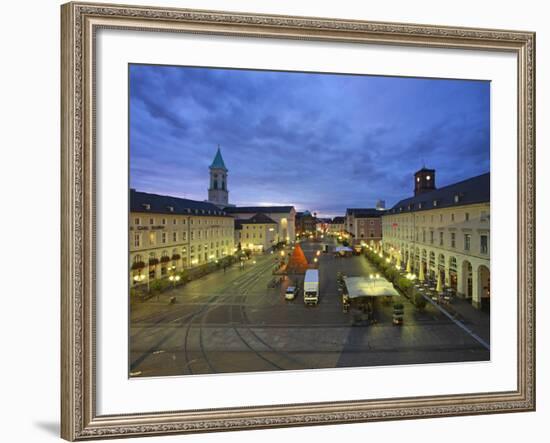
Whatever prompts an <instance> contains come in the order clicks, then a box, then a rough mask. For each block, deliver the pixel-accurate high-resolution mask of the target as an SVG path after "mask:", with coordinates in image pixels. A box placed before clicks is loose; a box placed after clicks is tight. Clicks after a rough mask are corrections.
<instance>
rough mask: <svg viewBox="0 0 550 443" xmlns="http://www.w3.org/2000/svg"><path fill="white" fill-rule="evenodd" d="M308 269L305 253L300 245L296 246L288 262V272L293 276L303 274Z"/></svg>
mask: <svg viewBox="0 0 550 443" xmlns="http://www.w3.org/2000/svg"><path fill="white" fill-rule="evenodd" d="M307 268H308V263H307V258H306V256H305V254H304V251H303V250H302V247H301V246H300V245H296V246H295V247H294V251H293V252H292V255H291V256H290V260H289V261H288V266H287V269H288V272H289V273H292V274H301V273H304V272H306V269H307Z"/></svg>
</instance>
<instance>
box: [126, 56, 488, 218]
mask: <svg viewBox="0 0 550 443" xmlns="http://www.w3.org/2000/svg"><path fill="white" fill-rule="evenodd" d="M129 69H130V186H131V187H132V188H136V189H138V190H141V191H147V192H154V193H160V194H167V195H174V196H180V197H185V198H191V199H196V200H205V199H206V198H207V187H208V166H209V165H210V163H211V162H212V159H213V157H214V155H215V152H216V148H217V145H218V144H220V145H221V149H222V154H223V157H224V160H225V163H226V165H227V167H228V169H229V178H228V188H229V191H230V192H229V199H230V202H231V203H234V204H237V205H267V204H293V205H294V206H295V207H296V208H297V209H298V210H303V209H309V210H311V211H312V212H313V211H317V212H318V213H319V214H320V215H327V216H334V215H339V214H343V213H344V211H345V209H346V208H347V207H372V206H374V204H375V202H376V200H377V199H384V200H386V205H387V206H391V205H393V204H394V203H396V202H397V201H398V200H400V199H401V198H405V197H409V196H410V195H411V194H412V189H413V179H412V174H413V173H414V172H415V171H416V170H417V169H419V168H421V167H422V165H423V164H425V165H426V167H429V168H434V169H436V170H437V173H436V174H437V175H436V178H437V183H436V184H437V186H438V187H441V186H444V185H447V184H451V183H454V182H456V181H459V180H462V179H465V178H468V177H471V176H475V175H478V174H482V173H484V172H487V171H488V170H489V137H490V113H489V111H490V84H489V82H481V81H464V80H438V79H416V78H399V77H377V76H357V75H332V74H311V73H290V72H266V71H251V70H228V69H212V68H189V67H169V66H146V65H130V68H129Z"/></svg>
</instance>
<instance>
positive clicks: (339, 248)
mask: <svg viewBox="0 0 550 443" xmlns="http://www.w3.org/2000/svg"><path fill="white" fill-rule="evenodd" d="M334 251H335V252H353V249H351V248H350V247H349V246H337V247H336V248H334Z"/></svg>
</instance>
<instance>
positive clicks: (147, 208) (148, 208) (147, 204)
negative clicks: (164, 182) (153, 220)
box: [141, 203, 151, 211]
mask: <svg viewBox="0 0 550 443" xmlns="http://www.w3.org/2000/svg"><path fill="white" fill-rule="evenodd" d="M141 206H143V209H145V210H146V211H149V210H150V209H151V205H150V204H149V203H143V204H142V205H141Z"/></svg>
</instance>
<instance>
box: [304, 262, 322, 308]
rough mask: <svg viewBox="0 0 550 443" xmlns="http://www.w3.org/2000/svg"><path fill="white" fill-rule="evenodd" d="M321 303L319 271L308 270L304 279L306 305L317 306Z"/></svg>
mask: <svg viewBox="0 0 550 443" xmlns="http://www.w3.org/2000/svg"><path fill="white" fill-rule="evenodd" d="M318 302H319V270H318V269H308V270H307V271H306V276H305V278H304V303H305V304H306V305H308V304H313V305H316V304H317V303H318Z"/></svg>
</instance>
